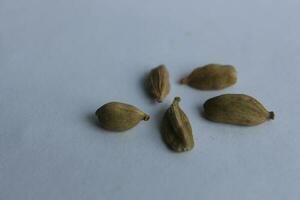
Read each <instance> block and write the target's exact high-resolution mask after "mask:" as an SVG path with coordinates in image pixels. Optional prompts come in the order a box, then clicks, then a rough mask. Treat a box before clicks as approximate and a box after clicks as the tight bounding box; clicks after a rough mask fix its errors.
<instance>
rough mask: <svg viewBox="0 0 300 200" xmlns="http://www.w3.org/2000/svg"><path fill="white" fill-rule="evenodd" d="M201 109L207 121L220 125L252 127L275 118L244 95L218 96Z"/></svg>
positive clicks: (255, 101) (258, 103)
mask: <svg viewBox="0 0 300 200" xmlns="http://www.w3.org/2000/svg"><path fill="white" fill-rule="evenodd" d="M203 107H204V115H205V117H206V118H207V119H208V120H211V121H214V122H221V123H229V124H238V125H244V126H254V125H258V124H261V123H263V122H265V121H266V120H268V119H274V117H275V114H274V112H269V111H267V110H266V108H265V107H264V106H263V105H262V104H261V103H260V102H258V101H257V100H256V99H254V98H253V97H250V96H248V95H244V94H224V95H220V96H217V97H214V98H211V99H209V100H207V101H206V102H205V103H204V106H203Z"/></svg>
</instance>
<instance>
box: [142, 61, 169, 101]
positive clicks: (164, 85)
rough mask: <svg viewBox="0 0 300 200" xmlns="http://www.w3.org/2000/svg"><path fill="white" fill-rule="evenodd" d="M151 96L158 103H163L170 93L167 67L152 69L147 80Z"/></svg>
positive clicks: (160, 66)
mask: <svg viewBox="0 0 300 200" xmlns="http://www.w3.org/2000/svg"><path fill="white" fill-rule="evenodd" d="M146 85H147V88H148V90H149V93H150V95H151V96H152V97H153V98H154V99H155V100H156V101H158V102H162V101H163V100H164V99H165V97H166V96H167V95H168V94H169V92H170V81H169V72H168V69H167V67H166V66H165V65H159V66H158V67H156V68H154V69H152V70H151V71H150V73H149V76H148V78H147V80H146Z"/></svg>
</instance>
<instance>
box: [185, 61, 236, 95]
mask: <svg viewBox="0 0 300 200" xmlns="http://www.w3.org/2000/svg"><path fill="white" fill-rule="evenodd" d="M236 81H237V76H236V70H235V68H234V67H233V66H232V65H219V64H209V65H205V66H203V67H198V68H196V69H194V70H193V71H192V73H191V74H190V75H189V76H188V77H186V78H184V79H182V80H181V84H187V85H189V86H191V87H194V88H196V89H200V90H218V89H223V88H226V87H229V86H231V85H234V84H235V83H236Z"/></svg>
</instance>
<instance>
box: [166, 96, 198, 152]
mask: <svg viewBox="0 0 300 200" xmlns="http://www.w3.org/2000/svg"><path fill="white" fill-rule="evenodd" d="M179 101H180V98H179V97H176V98H175V99H174V101H173V103H172V105H171V106H170V107H169V108H168V109H167V111H166V113H165V115H164V117H163V121H162V127H161V132H162V137H163V140H164V141H165V143H166V144H167V145H168V146H169V148H170V149H171V150H173V151H176V152H184V151H190V150H191V149H193V147H194V139H193V133H192V127H191V125H190V122H189V119H188V118H187V116H186V115H185V113H184V112H183V111H182V110H181V108H180V107H179Z"/></svg>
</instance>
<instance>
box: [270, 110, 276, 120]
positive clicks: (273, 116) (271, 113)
mask: <svg viewBox="0 0 300 200" xmlns="http://www.w3.org/2000/svg"><path fill="white" fill-rule="evenodd" d="M269 119H275V113H274V112H273V111H272V112H269Z"/></svg>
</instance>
